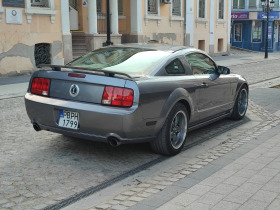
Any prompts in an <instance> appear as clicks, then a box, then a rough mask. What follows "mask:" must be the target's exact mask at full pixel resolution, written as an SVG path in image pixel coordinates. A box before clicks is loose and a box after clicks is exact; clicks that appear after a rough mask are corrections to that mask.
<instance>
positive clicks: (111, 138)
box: [108, 136, 121, 147]
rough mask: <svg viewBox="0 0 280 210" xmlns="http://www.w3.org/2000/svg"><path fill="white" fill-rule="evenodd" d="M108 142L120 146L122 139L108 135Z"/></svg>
mask: <svg viewBox="0 0 280 210" xmlns="http://www.w3.org/2000/svg"><path fill="white" fill-rule="evenodd" d="M108 143H109V144H110V145H111V146H112V147H118V146H119V145H120V144H121V142H120V140H119V139H117V138H116V137H113V136H110V137H108Z"/></svg>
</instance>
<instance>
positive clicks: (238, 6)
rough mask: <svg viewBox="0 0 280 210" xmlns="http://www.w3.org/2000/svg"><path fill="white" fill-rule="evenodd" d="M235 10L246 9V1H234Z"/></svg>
mask: <svg viewBox="0 0 280 210" xmlns="http://www.w3.org/2000/svg"><path fill="white" fill-rule="evenodd" d="M232 8H233V9H245V0H233V5H232Z"/></svg>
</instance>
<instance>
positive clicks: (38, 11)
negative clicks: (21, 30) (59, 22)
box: [25, 0, 56, 23]
mask: <svg viewBox="0 0 280 210" xmlns="http://www.w3.org/2000/svg"><path fill="white" fill-rule="evenodd" d="M48 1H49V8H38V7H31V2H30V0H26V8H25V13H26V18H27V22H28V23H31V20H32V15H48V16H50V19H51V23H54V21H55V15H56V11H55V9H54V0H48Z"/></svg>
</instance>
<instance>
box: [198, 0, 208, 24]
mask: <svg viewBox="0 0 280 210" xmlns="http://www.w3.org/2000/svg"><path fill="white" fill-rule="evenodd" d="M196 4H197V6H196V18H197V19H198V20H201V21H204V20H207V1H206V0H204V5H205V8H204V18H200V17H199V0H197V3H196Z"/></svg>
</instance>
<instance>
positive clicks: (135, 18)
mask: <svg viewBox="0 0 280 210" xmlns="http://www.w3.org/2000/svg"><path fill="white" fill-rule="evenodd" d="M132 14H133V15H132ZM130 19H131V32H132V33H133V34H137V35H141V34H142V33H143V30H142V27H143V26H142V0H133V1H131V3H130Z"/></svg>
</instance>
